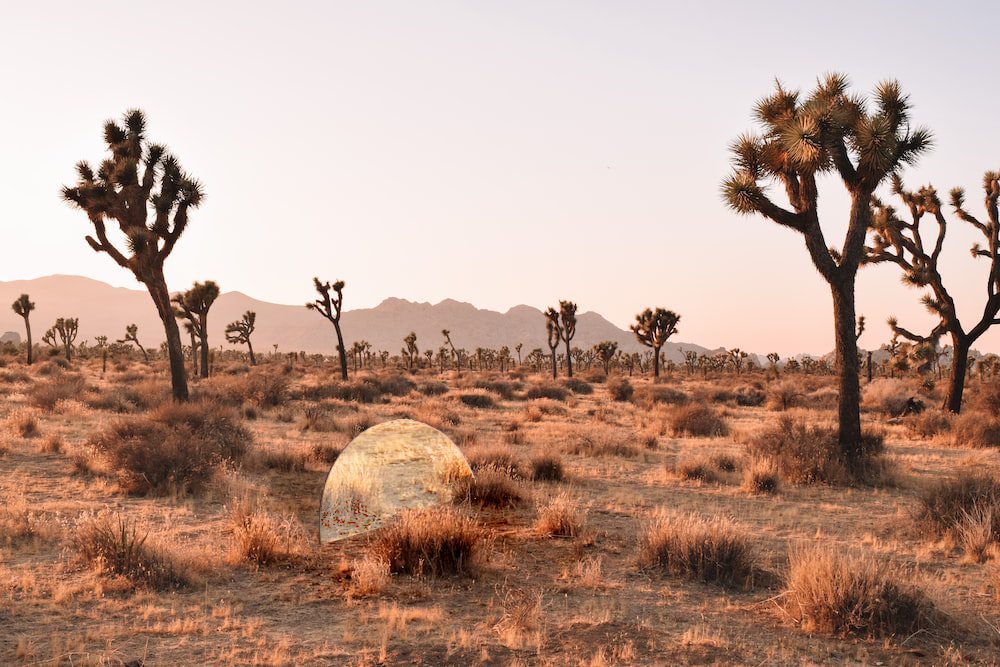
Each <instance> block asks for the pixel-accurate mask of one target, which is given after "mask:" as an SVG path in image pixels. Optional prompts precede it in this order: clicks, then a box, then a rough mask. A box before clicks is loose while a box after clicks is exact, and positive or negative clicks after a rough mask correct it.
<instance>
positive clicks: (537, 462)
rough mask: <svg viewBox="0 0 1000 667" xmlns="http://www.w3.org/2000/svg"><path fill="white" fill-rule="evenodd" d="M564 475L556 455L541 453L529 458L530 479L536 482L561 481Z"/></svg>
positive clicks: (560, 462)
mask: <svg viewBox="0 0 1000 667" xmlns="http://www.w3.org/2000/svg"><path fill="white" fill-rule="evenodd" d="M564 477H565V472H564V471H563V466H562V461H561V460H560V459H559V457H558V456H554V455H551V454H543V455H542V456H539V457H537V458H534V459H532V460H531V479H533V480H535V481H537V482H561V481H562V480H563V478H564Z"/></svg>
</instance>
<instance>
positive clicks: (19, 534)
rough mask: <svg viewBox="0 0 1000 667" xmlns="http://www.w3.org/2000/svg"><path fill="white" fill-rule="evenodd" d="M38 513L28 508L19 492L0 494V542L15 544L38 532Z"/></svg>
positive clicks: (25, 500) (26, 502)
mask: <svg viewBox="0 0 1000 667" xmlns="http://www.w3.org/2000/svg"><path fill="white" fill-rule="evenodd" d="M40 528H41V526H40V521H39V518H38V515H37V514H35V513H34V512H32V511H31V510H30V509H28V501H27V499H26V498H25V497H24V495H23V494H21V493H16V492H13V493H12V492H7V493H4V494H2V495H0V544H2V545H7V544H16V543H18V542H21V541H24V540H27V539H30V538H32V537H34V536H35V535H37V534H38V533H39V530H40Z"/></svg>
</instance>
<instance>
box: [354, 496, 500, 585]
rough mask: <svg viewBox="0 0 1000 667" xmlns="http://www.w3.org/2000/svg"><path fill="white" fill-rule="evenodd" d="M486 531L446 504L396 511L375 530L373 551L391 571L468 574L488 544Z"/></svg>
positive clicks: (415, 573)
mask: <svg viewBox="0 0 1000 667" xmlns="http://www.w3.org/2000/svg"><path fill="white" fill-rule="evenodd" d="M487 542H488V534H487V532H486V530H485V529H484V528H483V527H482V526H480V525H479V524H477V523H476V522H475V521H473V520H472V519H470V518H469V517H467V516H465V515H463V514H461V513H459V512H458V511H456V510H455V509H453V508H451V507H448V506H447V505H439V506H436V507H428V508H421V509H408V510H403V511H401V512H399V513H398V514H397V515H396V516H395V517H394V518H393V520H392V521H391V522H390V523H389V525H387V526H385V527H383V528H381V529H379V530H378V532H377V535H376V537H375V541H374V543H373V545H372V550H373V551H372V553H373V554H375V555H378V556H381V557H383V558H385V559H386V560H387V561H388V563H389V570H390V571H391V572H400V573H405V574H412V575H416V576H425V575H429V576H444V575H451V574H470V573H472V572H474V571H475V568H476V565H477V559H478V558H480V557H481V556H482V555H483V553H484V552H486V551H487V547H488V544H487Z"/></svg>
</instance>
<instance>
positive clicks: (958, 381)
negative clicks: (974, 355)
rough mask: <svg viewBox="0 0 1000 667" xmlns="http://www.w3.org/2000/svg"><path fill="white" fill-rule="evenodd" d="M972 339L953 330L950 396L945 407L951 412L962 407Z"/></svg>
mask: <svg viewBox="0 0 1000 667" xmlns="http://www.w3.org/2000/svg"><path fill="white" fill-rule="evenodd" d="M971 348H972V340H971V339H970V338H969V337H968V336H961V335H959V334H958V333H957V332H955V331H952V332H951V353H952V359H951V380H950V382H949V383H948V397H947V398H946V399H945V404H944V407H945V408H946V409H947V410H948V411H949V412H954V413H956V414H957V413H958V412H959V411H960V410H961V409H962V393H963V392H964V391H965V374H966V372H967V371H968V367H969V350H970V349H971Z"/></svg>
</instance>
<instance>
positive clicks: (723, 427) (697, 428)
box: [670, 403, 729, 438]
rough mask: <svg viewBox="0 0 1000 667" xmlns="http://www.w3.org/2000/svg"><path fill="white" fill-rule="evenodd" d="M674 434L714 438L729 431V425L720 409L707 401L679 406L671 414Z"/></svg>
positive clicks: (671, 426) (671, 425)
mask: <svg viewBox="0 0 1000 667" xmlns="http://www.w3.org/2000/svg"><path fill="white" fill-rule="evenodd" d="M670 428H671V429H672V430H673V432H674V435H683V434H685V433H686V434H688V435H692V436H696V437H708V438H714V437H717V436H724V435H727V434H728V433H729V425H728V424H727V423H726V420H725V418H723V416H722V415H721V414H719V411H718V410H716V409H715V408H713V407H712V406H710V405H708V404H707V403H691V404H688V405H680V406H677V407H676V408H675V409H674V410H673V412H672V413H671V415H670Z"/></svg>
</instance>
